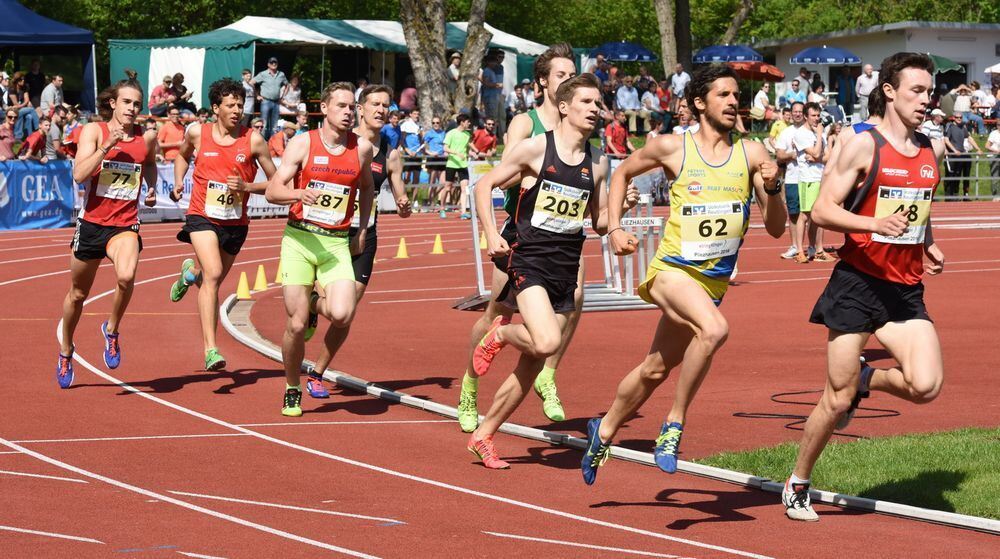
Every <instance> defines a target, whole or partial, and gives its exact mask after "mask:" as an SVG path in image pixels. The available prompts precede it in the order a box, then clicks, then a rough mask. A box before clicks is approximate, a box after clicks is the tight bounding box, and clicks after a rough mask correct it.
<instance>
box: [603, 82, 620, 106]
mask: <svg viewBox="0 0 1000 559" xmlns="http://www.w3.org/2000/svg"><path fill="white" fill-rule="evenodd" d="M601 100H602V101H603V102H604V108H606V109H607V110H609V111H611V110H614V109H617V108H618V101H617V100H616V99H615V84H613V83H611V82H610V81H607V82H604V83H602V84H601Z"/></svg>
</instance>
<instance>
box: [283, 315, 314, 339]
mask: <svg viewBox="0 0 1000 559" xmlns="http://www.w3.org/2000/svg"><path fill="white" fill-rule="evenodd" d="M308 322H309V319H308V318H307V317H304V316H290V317H288V320H287V321H286V322H285V332H287V333H288V334H290V335H292V336H299V335H302V334H304V333H305V331H306V326H307V323H308Z"/></svg>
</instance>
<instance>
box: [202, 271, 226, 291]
mask: <svg viewBox="0 0 1000 559" xmlns="http://www.w3.org/2000/svg"><path fill="white" fill-rule="evenodd" d="M220 281H222V270H214V269H208V268H202V270H201V283H202V286H206V287H210V286H217V285H219V282H220Z"/></svg>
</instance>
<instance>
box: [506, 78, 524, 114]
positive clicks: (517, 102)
mask: <svg viewBox="0 0 1000 559" xmlns="http://www.w3.org/2000/svg"><path fill="white" fill-rule="evenodd" d="M527 110H528V109H527V106H526V105H525V103H524V86H523V85H521V84H517V85H515V86H514V90H513V91H511V92H510V93H508V94H507V120H508V121H510V120H511V119H512V118H514V117H515V116H517V115H519V114H521V113H523V112H526V111H527Z"/></svg>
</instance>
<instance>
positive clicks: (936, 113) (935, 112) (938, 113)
mask: <svg viewBox="0 0 1000 559" xmlns="http://www.w3.org/2000/svg"><path fill="white" fill-rule="evenodd" d="M931 116H946V115H945V114H944V111H942V110H941V109H934V110H933V111H931Z"/></svg>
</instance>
